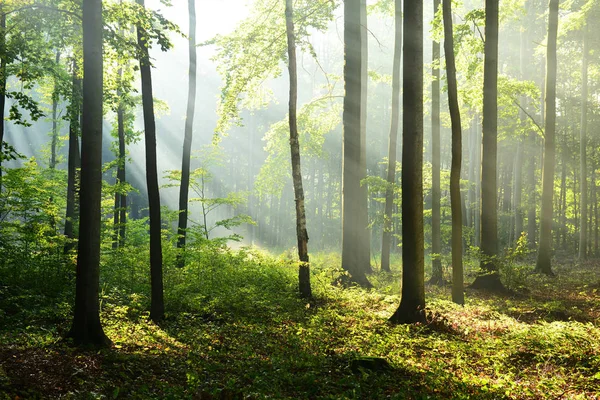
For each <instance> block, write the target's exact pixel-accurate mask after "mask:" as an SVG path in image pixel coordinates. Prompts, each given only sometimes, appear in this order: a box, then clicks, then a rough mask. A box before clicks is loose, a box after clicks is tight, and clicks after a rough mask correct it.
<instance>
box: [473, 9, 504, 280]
mask: <svg viewBox="0 0 600 400" xmlns="http://www.w3.org/2000/svg"><path fill="white" fill-rule="evenodd" d="M498 1H499V0H485V27H486V29H485V48H484V53H485V61H484V70H483V149H482V168H481V251H482V253H483V259H482V260H481V269H482V270H483V271H485V272H486V275H481V276H478V277H477V278H476V279H475V282H473V285H472V286H473V287H474V288H480V289H487V290H493V291H503V290H504V286H503V285H502V283H501V282H500V275H499V274H498V265H497V264H496V263H495V262H494V257H495V256H496V254H497V246H498V213H497V208H496V195H497V193H496V160H497V147H498Z"/></svg>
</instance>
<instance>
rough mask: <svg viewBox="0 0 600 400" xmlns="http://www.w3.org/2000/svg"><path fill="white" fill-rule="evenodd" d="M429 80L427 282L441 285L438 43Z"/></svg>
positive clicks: (434, 46)
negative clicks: (428, 273)
mask: <svg viewBox="0 0 600 400" xmlns="http://www.w3.org/2000/svg"><path fill="white" fill-rule="evenodd" d="M439 7H440V0H433V13H434V15H435V14H436V13H437V12H438V8H439ZM432 65H433V68H432V75H433V79H432V81H431V169H432V171H431V253H432V257H431V272H432V274H431V279H430V280H429V283H431V284H434V285H442V284H443V283H444V277H443V276H442V260H441V259H440V256H441V253H442V232H441V224H440V199H441V194H442V193H441V189H440V67H439V65H440V43H439V42H437V41H435V40H434V41H433V44H432Z"/></svg>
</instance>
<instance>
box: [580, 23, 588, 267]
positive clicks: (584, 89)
mask: <svg viewBox="0 0 600 400" xmlns="http://www.w3.org/2000/svg"><path fill="white" fill-rule="evenodd" d="M587 53H588V34H587V25H586V24H585V22H584V28H583V56H582V60H581V125H580V127H581V131H580V136H579V163H580V165H579V171H580V172H579V174H580V185H581V191H580V193H581V222H580V224H579V259H580V260H585V259H586V258H587V253H586V249H587V241H588V239H587V231H586V229H585V227H586V223H587V154H586V145H587V107H588V100H587V98H588V85H587V83H588V82H587V81H588V56H587Z"/></svg>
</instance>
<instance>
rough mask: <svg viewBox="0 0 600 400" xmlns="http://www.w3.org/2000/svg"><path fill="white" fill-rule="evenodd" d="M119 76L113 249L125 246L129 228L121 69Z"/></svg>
mask: <svg viewBox="0 0 600 400" xmlns="http://www.w3.org/2000/svg"><path fill="white" fill-rule="evenodd" d="M117 75H118V77H117V79H118V81H119V89H117V102H118V104H117V139H118V141H119V149H118V151H119V154H118V159H117V161H118V162H117V182H116V186H117V188H116V190H115V206H114V235H113V248H117V247H119V246H121V247H123V246H124V245H125V230H126V227H127V194H126V192H125V190H124V187H123V185H124V184H125V179H126V178H125V177H126V174H125V172H126V171H125V168H126V167H125V166H126V164H127V159H126V155H125V105H124V104H123V99H122V98H121V96H123V92H122V90H121V88H120V86H121V81H122V79H123V70H122V69H119V71H118V73H117Z"/></svg>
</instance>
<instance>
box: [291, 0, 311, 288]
mask: <svg viewBox="0 0 600 400" xmlns="http://www.w3.org/2000/svg"><path fill="white" fill-rule="evenodd" d="M285 25H286V32H287V44H288V70H289V73H290V103H289V122H290V152H291V156H292V180H293V181H294V195H295V197H296V199H295V200H296V236H297V238H298V258H300V264H299V272H298V282H299V285H298V287H299V289H300V295H301V296H302V297H304V298H308V297H310V296H311V295H312V293H311V288H310V264H309V260H308V232H307V231H306V211H305V209H304V189H303V188H302V168H301V167H300V142H299V140H298V125H297V121H296V108H297V105H298V104H297V103H298V71H297V66H296V35H295V33H294V11H293V5H292V0H286V2H285ZM313 180H314V177H313Z"/></svg>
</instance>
